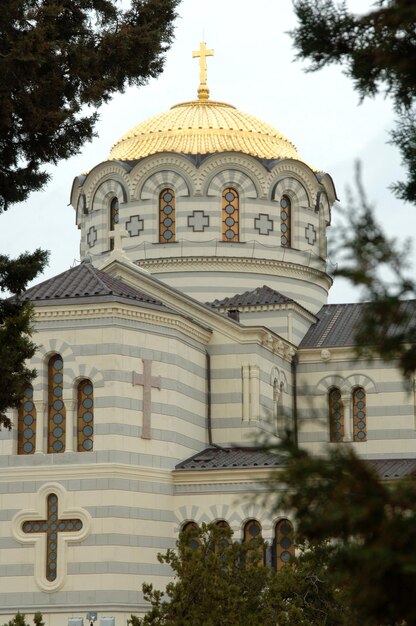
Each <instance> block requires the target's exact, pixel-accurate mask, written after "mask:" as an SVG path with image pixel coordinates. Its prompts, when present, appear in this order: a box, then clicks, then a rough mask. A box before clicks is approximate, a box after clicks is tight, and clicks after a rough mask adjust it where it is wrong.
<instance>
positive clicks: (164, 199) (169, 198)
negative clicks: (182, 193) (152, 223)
mask: <svg viewBox="0 0 416 626" xmlns="http://www.w3.org/2000/svg"><path fill="white" fill-rule="evenodd" d="M175 226H176V225H175V192H174V191H173V189H164V190H163V191H162V192H161V193H160V195H159V243H173V242H174V241H175Z"/></svg>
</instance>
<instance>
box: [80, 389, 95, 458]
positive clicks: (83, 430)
mask: <svg viewBox="0 0 416 626" xmlns="http://www.w3.org/2000/svg"><path fill="white" fill-rule="evenodd" d="M77 420H78V421H77V450H78V452H89V451H90V450H92V449H93V447H94V388H93V386H92V382H91V381H90V380H88V379H87V378H86V379H85V380H81V382H80V383H79V384H78V416H77Z"/></svg>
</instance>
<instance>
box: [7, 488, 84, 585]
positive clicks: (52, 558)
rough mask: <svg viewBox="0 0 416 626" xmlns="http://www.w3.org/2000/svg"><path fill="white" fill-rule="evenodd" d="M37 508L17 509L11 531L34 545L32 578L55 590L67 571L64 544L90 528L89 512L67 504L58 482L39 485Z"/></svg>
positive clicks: (77, 539) (81, 537) (65, 495)
mask: <svg viewBox="0 0 416 626" xmlns="http://www.w3.org/2000/svg"><path fill="white" fill-rule="evenodd" d="M36 500H37V510H32V511H21V512H20V513H18V514H17V515H16V516H15V517H14V518H13V520H12V530H13V535H14V537H15V538H16V539H17V541H19V542H20V543H23V544H34V545H35V580H36V583H37V584H38V585H39V587H40V588H41V589H43V590H44V591H57V590H58V589H59V588H60V587H62V585H63V584H64V582H65V578H66V574H67V563H66V558H67V546H68V544H70V543H74V542H76V543H79V542H80V541H82V540H83V539H84V538H85V537H86V536H87V535H88V533H89V532H90V530H91V522H92V520H91V516H90V514H89V513H88V511H86V510H85V509H82V508H80V507H74V508H70V509H69V508H68V507H67V504H66V501H67V493H66V491H65V489H64V488H63V487H62V485H60V484H59V483H49V484H46V485H44V486H43V487H41V489H40V490H39V492H38V494H37V496H36Z"/></svg>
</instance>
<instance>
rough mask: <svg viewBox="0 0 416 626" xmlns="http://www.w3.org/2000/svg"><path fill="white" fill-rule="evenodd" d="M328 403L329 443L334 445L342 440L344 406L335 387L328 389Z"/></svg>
mask: <svg viewBox="0 0 416 626" xmlns="http://www.w3.org/2000/svg"><path fill="white" fill-rule="evenodd" d="M328 403H329V441H331V442H332V443H336V442H337V441H342V440H343V438H344V404H343V402H342V397H341V392H340V390H339V389H338V388H337V387H333V388H332V389H330V391H329V394H328Z"/></svg>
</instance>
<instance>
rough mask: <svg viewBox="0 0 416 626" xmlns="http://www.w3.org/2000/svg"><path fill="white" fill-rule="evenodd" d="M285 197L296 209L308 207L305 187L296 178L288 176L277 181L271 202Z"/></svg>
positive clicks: (308, 200) (308, 202) (308, 201)
mask: <svg viewBox="0 0 416 626" xmlns="http://www.w3.org/2000/svg"><path fill="white" fill-rule="evenodd" d="M284 196H286V197H287V198H289V200H290V201H291V203H292V204H293V205H295V206H296V207H310V204H311V203H310V199H309V196H308V193H307V191H306V189H305V187H304V186H303V185H302V183H301V182H299V180H297V178H293V177H292V176H290V175H288V176H285V177H284V178H282V179H281V180H279V181H278V182H277V183H276V185H275V186H274V188H273V191H272V200H275V201H276V202H279V203H280V201H281V199H282V198H283V197H284Z"/></svg>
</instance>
